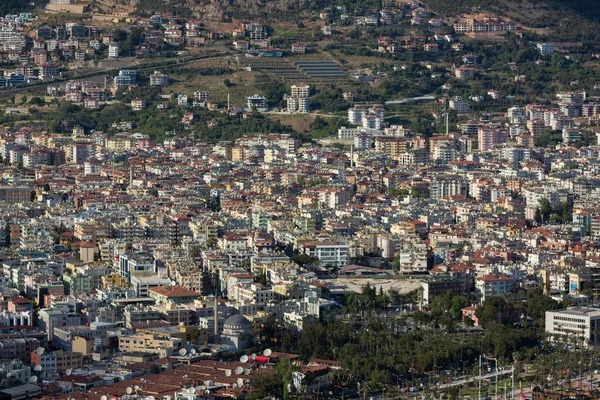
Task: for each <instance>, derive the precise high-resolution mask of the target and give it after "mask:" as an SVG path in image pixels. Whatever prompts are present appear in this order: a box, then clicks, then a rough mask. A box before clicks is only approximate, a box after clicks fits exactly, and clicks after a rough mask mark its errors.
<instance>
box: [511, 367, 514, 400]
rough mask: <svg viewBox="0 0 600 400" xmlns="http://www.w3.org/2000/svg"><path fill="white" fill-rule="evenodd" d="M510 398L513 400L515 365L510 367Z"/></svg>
mask: <svg viewBox="0 0 600 400" xmlns="http://www.w3.org/2000/svg"><path fill="white" fill-rule="evenodd" d="M510 398H511V399H512V400H515V364H513V366H512V389H511V391H510Z"/></svg>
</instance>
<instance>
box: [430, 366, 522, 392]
mask: <svg viewBox="0 0 600 400" xmlns="http://www.w3.org/2000/svg"><path fill="white" fill-rule="evenodd" d="M511 373H512V370H505V371H498V372H490V373H489V374H485V375H481V379H482V380H483V379H490V378H494V377H496V376H498V377H500V376H502V375H509V374H511ZM478 380H479V376H475V377H472V378H466V379H459V380H457V381H454V382H450V383H445V384H443V385H439V386H438V387H439V388H440V389H446V388H449V387H452V386H459V385H464V384H467V383H471V382H477V381H478Z"/></svg>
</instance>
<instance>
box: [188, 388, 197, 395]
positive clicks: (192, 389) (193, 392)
mask: <svg viewBox="0 0 600 400" xmlns="http://www.w3.org/2000/svg"><path fill="white" fill-rule="evenodd" d="M187 392H188V393H189V394H196V388H195V387H191V388H189V389H188V390H187Z"/></svg>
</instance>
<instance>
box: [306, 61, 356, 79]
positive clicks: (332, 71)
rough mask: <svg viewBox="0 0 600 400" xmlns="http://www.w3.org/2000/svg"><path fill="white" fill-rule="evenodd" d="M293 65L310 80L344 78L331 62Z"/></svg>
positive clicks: (342, 72) (342, 73)
mask: <svg viewBox="0 0 600 400" xmlns="http://www.w3.org/2000/svg"><path fill="white" fill-rule="evenodd" d="M295 64H296V66H297V67H298V68H299V69H300V70H301V71H302V72H304V73H305V74H306V75H308V76H309V77H311V78H317V79H318V78H345V77H346V73H345V72H344V71H342V69H341V68H340V67H339V66H338V65H337V64H336V63H334V62H333V61H296V62H295Z"/></svg>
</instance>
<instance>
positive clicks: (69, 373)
mask: <svg viewBox="0 0 600 400" xmlns="http://www.w3.org/2000/svg"><path fill="white" fill-rule="evenodd" d="M72 373H73V370H72V369H71V368H69V369H68V370H66V371H65V375H67V376H69V375H71V374H72Z"/></svg>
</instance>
